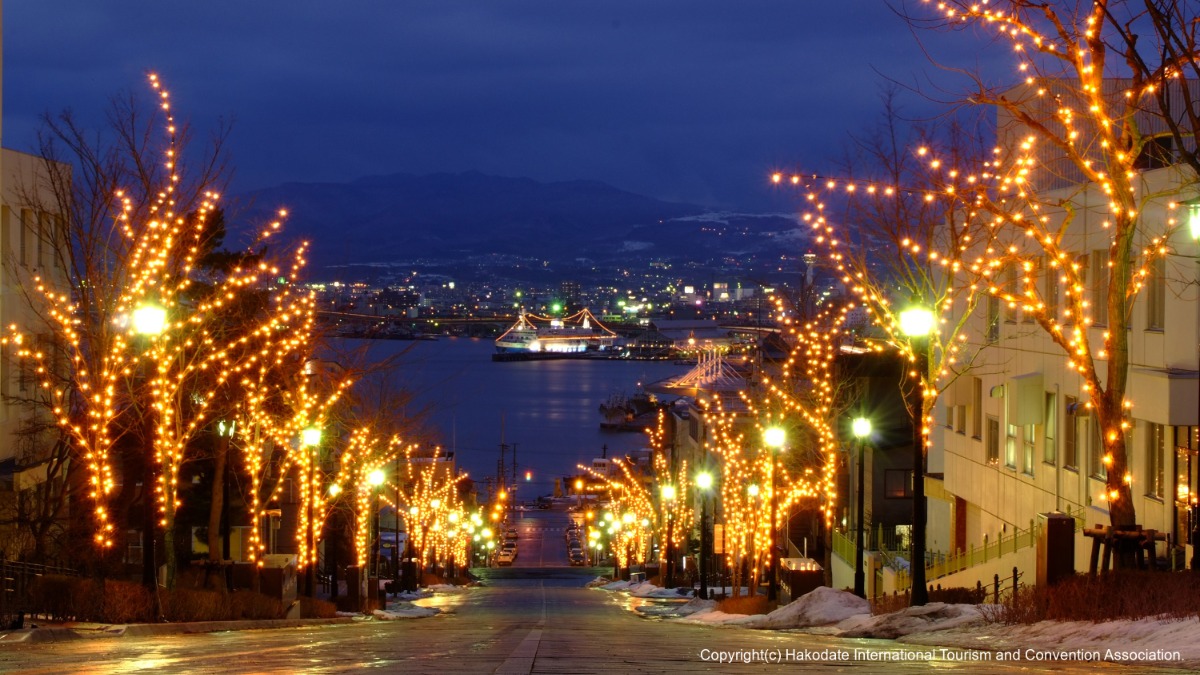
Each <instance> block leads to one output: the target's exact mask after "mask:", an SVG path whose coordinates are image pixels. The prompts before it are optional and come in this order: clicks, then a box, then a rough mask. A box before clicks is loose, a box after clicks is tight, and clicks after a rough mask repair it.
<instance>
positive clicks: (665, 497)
mask: <svg viewBox="0 0 1200 675" xmlns="http://www.w3.org/2000/svg"><path fill="white" fill-rule="evenodd" d="M661 492H662V502H663V508H664V509H666V511H667V540H666V541H665V542H663V550H664V551H665V552H666V558H667V561H666V568H665V569H664V570H663V586H664V587H665V588H674V587H675V580H674V576H675V575H674V569H673V567H674V565H675V551H674V545H673V544H672V535H673V534H674V533H673V532H672V525H673V524H674V523H673V522H672V520H673V518H672V516H673V515H674V514H673V511H674V510H675V486H674V485H664V486H662V490H661Z"/></svg>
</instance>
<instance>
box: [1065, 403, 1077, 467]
mask: <svg viewBox="0 0 1200 675" xmlns="http://www.w3.org/2000/svg"><path fill="white" fill-rule="evenodd" d="M1065 401H1066V406H1065V407H1066V411H1067V418H1066V424H1064V425H1063V466H1064V467H1065V468H1068V469H1078V468H1079V417H1078V415H1077V414H1076V412H1077V410H1078V408H1079V399H1077V398H1075V397H1074V396H1068V397H1066V399H1065Z"/></svg>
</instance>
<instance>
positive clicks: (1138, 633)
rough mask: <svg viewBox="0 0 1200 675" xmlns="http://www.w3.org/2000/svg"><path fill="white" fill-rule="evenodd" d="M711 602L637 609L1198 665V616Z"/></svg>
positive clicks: (922, 641)
mask: <svg viewBox="0 0 1200 675" xmlns="http://www.w3.org/2000/svg"><path fill="white" fill-rule="evenodd" d="M597 581H599V580H597ZM605 581H607V580H605ZM600 588H603V589H606V590H612V591H621V592H627V593H630V594H631V595H633V594H634V593H650V592H652V589H648V588H646V584H644V583H643V584H630V583H629V582H626V581H618V582H612V583H606V584H605V585H603V586H600ZM655 588H657V587H655ZM658 590H660V591H661V590H663V589H658ZM641 597H651V598H653V597H654V596H652V595H642V596H641ZM716 605H717V602H716V601H715V600H700V599H697V598H693V599H691V600H689V601H688V602H687V603H671V604H649V605H642V606H638V607H637V608H636V609H637V612H638V613H639V614H641V615H643V616H647V617H656V618H662V619H674V620H678V621H683V622H688V623H698V624H705V625H709V626H726V627H741V628H758V629H777V630H778V629H785V630H788V629H790V630H798V631H800V632H805V633H819V634H823V635H831V636H837V637H846V638H863V637H866V638H888V639H896V640H897V641H898V642H903V643H907V644H917V645H923V646H931V647H948V648H956V649H976V650H984V651H1014V650H1016V651H1019V652H1020V654H1021V655H1022V659H1023V660H1030V659H1039V658H1040V659H1041V660H1072V661H1078V660H1097V661H1102V660H1108V661H1121V662H1128V663H1139V664H1145V663H1153V662H1159V663H1164V664H1167V665H1171V666H1176V667H1185V668H1197V669H1198V670H1200V640H1197V639H1196V636H1197V635H1200V619H1196V618H1191V619H1184V620H1178V619H1169V618H1167V619H1141V620H1137V621H1107V622H1104V623H1090V622H1085V621H1042V622H1040V623H1035V624H1031V625H1024V624H1017V625H1006V624H1003V623H989V622H988V621H985V620H984V616H983V613H982V612H981V611H980V607H979V606H978V605H956V604H946V603H942V602H934V603H929V604H928V605H925V606H923V607H907V608H905V609H902V610H900V611H897V612H892V613H890V614H880V615H872V614H870V605H869V604H868V603H867V601H866V600H863V599H862V598H859V597H857V596H855V595H854V594H853V593H848V592H846V591H838V590H834V589H832V588H826V587H821V588H818V589H816V590H814V591H813V592H811V593H808V594H806V595H804V596H802V597H800V598H799V599H797V600H796V601H795V602H791V603H789V604H787V605H784V606H782V607H780V608H778V609H776V610H775V611H774V612H771V613H770V614H765V615H764V614H757V615H754V616H747V615H744V614H727V613H725V612H721V611H718V610H717V609H716ZM1045 655H1052V656H1051V657H1047V656H1045Z"/></svg>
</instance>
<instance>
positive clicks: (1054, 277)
mask: <svg viewBox="0 0 1200 675" xmlns="http://www.w3.org/2000/svg"><path fill="white" fill-rule="evenodd" d="M1045 272H1046V278H1045V280H1044V281H1043V283H1044V284H1045V288H1044V290H1043V292H1042V299H1043V300H1044V301H1045V304H1046V317H1047V318H1048V319H1050V320H1052V321H1058V305H1059V298H1058V275H1059V272H1058V265H1056V264H1053V261H1052V263H1051V264H1050V265H1047V266H1046V269H1045Z"/></svg>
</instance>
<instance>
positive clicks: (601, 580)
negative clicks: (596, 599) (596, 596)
mask: <svg viewBox="0 0 1200 675" xmlns="http://www.w3.org/2000/svg"><path fill="white" fill-rule="evenodd" d="M609 583H612V580H611V579H609V578H608V577H596V578H595V579H592V580H591V581H589V582H587V583H586V584H584V585H583V587H584V588H599V587H601V586H604V585H606V584H609Z"/></svg>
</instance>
